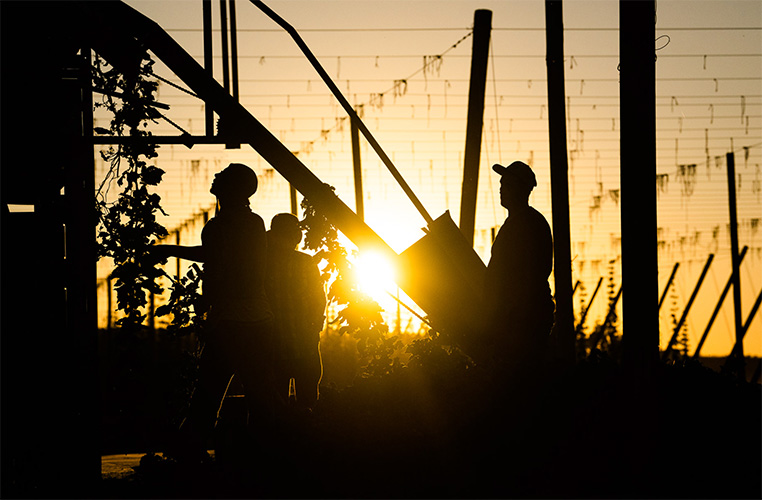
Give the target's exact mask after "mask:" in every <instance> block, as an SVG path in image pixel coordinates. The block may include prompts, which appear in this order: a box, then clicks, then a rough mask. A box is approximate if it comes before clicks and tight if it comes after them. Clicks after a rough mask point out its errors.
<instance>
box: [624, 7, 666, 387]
mask: <svg viewBox="0 0 762 500" xmlns="http://www.w3.org/2000/svg"><path fill="white" fill-rule="evenodd" d="M655 12H656V6H655V1H654V0H620V2H619V51H620V74H619V80H620V82H621V83H620V96H619V99H620V120H621V129H620V155H621V163H620V183H621V186H620V187H621V202H620V207H621V221H622V283H623V284H626V285H627V298H625V299H624V301H623V303H622V316H623V318H622V325H623V326H622V328H623V337H624V338H623V344H624V345H623V347H624V349H623V351H624V353H623V356H624V365H625V367H626V368H627V369H628V370H629V372H630V373H631V374H633V375H634V376H636V377H638V376H648V375H650V374H651V373H652V369H653V367H654V365H655V363H656V361H657V360H658V356H659V310H658V303H659V295H658V294H659V260H658V254H657V250H656V249H657V244H656V243H657V237H656V227H657V222H656V190H655V189H654V186H653V183H654V179H655V178H656V60H655V56H654V40H655V39H656V29H655Z"/></svg>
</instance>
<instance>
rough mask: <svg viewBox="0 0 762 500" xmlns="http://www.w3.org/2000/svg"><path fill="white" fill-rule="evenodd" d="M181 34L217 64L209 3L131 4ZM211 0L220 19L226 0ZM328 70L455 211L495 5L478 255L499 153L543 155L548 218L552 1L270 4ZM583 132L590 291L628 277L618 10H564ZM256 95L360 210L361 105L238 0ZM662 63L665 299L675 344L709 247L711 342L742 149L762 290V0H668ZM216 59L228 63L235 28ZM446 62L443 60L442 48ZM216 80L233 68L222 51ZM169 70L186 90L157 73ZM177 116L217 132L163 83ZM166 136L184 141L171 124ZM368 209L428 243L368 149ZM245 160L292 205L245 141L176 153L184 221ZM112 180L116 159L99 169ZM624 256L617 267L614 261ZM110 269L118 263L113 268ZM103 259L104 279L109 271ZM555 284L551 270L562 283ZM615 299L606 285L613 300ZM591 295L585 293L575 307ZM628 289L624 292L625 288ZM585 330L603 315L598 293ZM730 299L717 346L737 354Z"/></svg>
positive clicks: (396, 236)
mask: <svg viewBox="0 0 762 500" xmlns="http://www.w3.org/2000/svg"><path fill="white" fill-rule="evenodd" d="M127 3H128V4H129V5H131V6H133V7H134V8H136V9H137V10H139V11H141V12H143V13H144V14H145V15H147V16H148V17H150V18H152V19H153V20H155V21H156V22H158V23H159V25H161V26H162V27H163V28H165V29H166V30H167V31H168V32H169V33H170V35H172V36H173V37H174V38H175V39H176V40H177V41H178V42H179V43H180V44H181V45H183V46H184V47H185V48H186V50H187V51H188V52H189V53H190V54H192V55H193V56H195V57H196V58H197V59H198V60H199V61H201V60H202V38H201V36H202V33H201V27H202V23H201V19H202V17H201V2H200V1H196V0H193V1H185V0H173V1H166V0H165V1H147V0H130V1H128V2H127ZM212 3H213V5H214V16H215V21H214V23H215V27H216V28H219V24H218V20H217V18H218V15H219V7H218V2H212ZM266 3H267V5H268V6H270V7H271V8H272V9H273V10H275V11H276V12H277V13H278V14H279V15H281V16H282V17H283V18H285V19H286V20H287V21H288V22H289V23H291V24H292V25H293V26H294V27H295V28H296V29H297V30H299V32H300V34H301V36H302V37H303V38H304V40H305V42H306V43H307V44H308V45H309V47H310V48H311V50H312V51H313V52H314V53H315V55H316V56H317V57H318V59H319V60H320V61H321V63H322V64H323V66H324V67H325V69H326V71H327V72H328V73H329V74H330V75H331V77H332V78H333V79H334V81H335V82H336V83H337V85H338V87H339V88H340V89H341V91H342V92H343V93H344V95H345V96H346V97H347V99H348V100H349V101H350V102H351V103H352V104H353V105H355V106H358V107H359V106H362V113H363V117H364V121H365V123H366V125H367V126H368V128H369V129H370V130H371V132H372V133H373V134H374V136H375V137H376V139H377V140H378V141H379V143H380V144H381V146H382V147H383V148H384V150H385V151H386V152H387V154H388V155H389V156H390V157H391V158H392V160H393V161H394V163H395V165H396V166H397V168H398V169H399V170H400V172H401V173H402V175H403V176H404V177H405V179H406V180H407V182H408V183H409V184H410V185H411V187H412V188H413V190H414V191H415V192H416V194H417V195H418V197H419V198H421V200H422V202H423V204H424V205H425V206H426V208H427V210H428V211H429V213H430V214H432V216H434V217H437V216H438V215H440V214H441V213H443V212H444V211H445V210H450V211H451V213H452V215H453V219H454V220H456V221H457V220H458V214H459V210H460V186H461V181H462V165H463V149H464V139H465V127H466V109H467V108H466V106H467V96H468V78H469V68H470V55H471V37H469V36H468V34H469V33H470V29H471V27H472V24H473V16H474V11H475V10H476V9H480V8H484V9H489V10H492V12H493V18H492V27H493V31H492V42H491V43H492V44H491V51H490V60H489V68H488V81H487V90H486V102H485V112H484V136H483V144H482V153H481V171H480V184H479V193H478V199H477V220H476V233H475V238H474V246H475V249H476V250H477V252H478V253H479V255H480V256H481V257H482V258H483V259H484V260H485V261H486V260H488V258H489V246H490V241H491V240H490V235H491V229H492V228H494V227H497V226H499V225H500V224H501V223H502V221H503V220H504V218H505V216H506V212H505V210H504V209H502V208H501V207H500V206H499V199H498V197H497V189H498V182H497V179H496V178H495V177H496V176H495V174H491V170H490V166H491V165H492V163H495V162H501V163H506V162H511V161H513V160H516V159H520V160H523V161H526V162H528V163H530V164H531V165H532V166H533V167H534V169H535V171H536V173H537V177H538V182H539V186H538V188H537V189H536V190H535V192H534V193H533V195H532V198H531V200H530V201H531V203H532V204H533V205H534V206H535V207H536V208H538V210H540V211H541V212H543V213H544V214H545V215H546V217H547V218H548V220H549V221H550V220H551V207H550V186H549V164H548V133H547V100H546V90H547V89H546V85H547V82H546V70H545V33H544V23H545V21H544V3H543V2H542V1H539V0H532V1H510V2H506V1H499V2H489V1H485V2H472V1H465V0H457V1H456V0H451V1H436V2H433V1H432V2H428V1H375V0H360V1H357V0H354V1H323V0H311V1H292V0H282V1H269V2H266ZM563 8H564V26H565V30H566V31H565V34H564V39H565V54H566V61H565V62H566V64H565V72H566V94H567V134H568V141H567V142H568V152H569V166H570V172H569V177H570V193H569V194H570V202H571V226H572V227H571V228H572V257H573V259H574V268H573V269H574V273H575V275H574V278H573V279H574V280H575V281H576V280H580V282H581V283H582V285H583V287H584V289H585V292H584V293H586V294H587V296H588V298H589V295H590V294H591V293H592V290H593V289H594V288H595V285H596V283H597V281H598V279H599V278H600V277H603V278H604V283H607V282H608V278H609V274H611V278H612V279H613V283H614V285H615V287H618V286H619V283H620V272H619V269H620V267H619V265H620V263H619V260H618V256H619V253H620V251H619V241H620V237H621V234H620V229H619V205H618V189H619V143H618V141H619V109H618V104H619V97H618V96H619V89H618V71H617V64H618V31H617V27H618V24H619V20H618V2H616V1H614V0H593V1H591V0H572V1H566V2H564V7H563ZM236 15H237V20H238V30H239V31H238V47H239V72H240V88H241V92H240V94H241V102H242V103H243V104H244V105H245V106H246V107H247V108H248V109H249V110H250V111H251V112H252V114H254V116H256V117H257V118H258V119H259V120H260V121H261V122H262V123H264V124H265V126H266V127H267V128H268V129H269V130H270V131H271V132H272V133H273V134H275V135H276V137H278V138H279V139H280V140H281V141H282V142H283V143H284V144H286V145H287V146H288V147H289V148H290V149H291V150H292V151H294V152H298V156H299V158H300V159H301V160H302V161H303V162H304V163H305V165H307V166H308V167H309V168H310V169H311V170H313V172H315V173H316V174H317V175H318V177H320V178H321V179H322V180H324V181H325V182H328V183H330V184H332V185H334V186H335V187H336V189H337V193H338V194H339V195H340V196H341V198H342V199H343V200H344V201H345V202H346V203H347V205H349V206H350V207H354V191H353V189H354V188H353V184H352V174H351V172H352V170H351V145H350V134H349V128H348V125H347V122H346V120H344V119H343V117H344V116H345V114H344V112H343V111H342V110H341V108H340V106H339V105H338V103H337V102H336V100H335V99H334V98H333V97H332V96H331V94H330V92H329V91H328V89H327V88H326V87H325V85H323V83H322V82H321V81H320V79H319V77H318V75H317V74H316V73H315V71H314V70H313V69H312V68H311V67H310V65H309V63H308V62H307V61H306V60H305V59H304V58H303V57H302V55H301V53H300V51H299V49H298V48H297V47H296V45H295V44H294V43H293V41H292V40H291V39H290V37H289V36H288V35H287V34H285V33H283V32H282V31H281V30H280V29H279V28H278V27H277V25H275V24H274V23H273V22H272V21H271V20H269V19H268V18H267V17H266V16H265V15H264V14H262V13H261V12H260V11H259V10H258V9H257V8H256V7H255V6H254V5H252V4H251V3H249V2H246V1H238V2H237V3H236ZM656 23H657V24H656V31H657V36H658V37H659V38H658V39H657V40H655V42H654V43H655V49H657V50H656V55H657V57H658V59H657V82H656V86H657V172H658V174H659V175H660V180H659V183H658V184H655V185H654V188H655V189H658V193H659V195H658V223H659V240H660V249H659V283H660V291H659V292H660V293H661V288H662V287H664V285H665V284H666V281H667V278H668V277H669V274H670V271H671V270H672V267H673V266H674V264H675V263H676V262H679V263H680V269H679V271H678V274H677V276H676V279H675V288H674V291H673V292H671V293H670V294H669V295H668V298H667V300H666V301H665V304H664V306H663V307H662V310H661V319H662V322H661V326H662V334H661V335H662V342H661V343H662V347H663V346H664V345H665V344H666V339H667V338H668V336H669V335H670V326H669V325H670V322H671V319H670V315H671V314H676V315H677V316H678V317H679V315H680V314H681V313H682V310H683V308H684V306H685V303H686V302H687V300H688V298H689V296H690V294H691V292H692V291H693V287H694V286H695V284H696V282H697V280H698V276H699V274H700V272H701V270H702V268H703V266H704V263H705V261H706V259H707V257H708V255H709V254H710V253H714V254H715V258H714V262H713V263H712V266H711V268H710V270H709V272H708V274H707V278H706V279H705V281H704V284H703V285H702V288H701V290H700V293H699V294H698V296H697V299H696V303H695V304H694V306H693V309H692V312H691V314H690V315H689V316H688V321H687V328H688V336H689V339H690V345H691V350H692V349H695V346H696V344H697V343H698V339H699V338H700V336H701V334H702V333H703V331H704V328H705V326H706V324H707V321H708V318H709V315H710V314H711V312H712V310H713V309H714V305H715V303H716V300H717V297H718V295H719V291H720V290H721V289H722V287H723V286H724V284H725V282H726V281H727V279H728V276H729V272H730V264H729V263H730V247H729V235H728V229H727V225H728V222H729V215H728V206H727V179H726V176H725V163H724V158H725V154H726V153H727V152H729V151H734V152H735V155H736V169H737V173H738V177H737V191H738V220H739V239H740V245H741V246H742V247H743V246H744V245H748V246H749V252H748V254H747V256H746V258H745V259H744V262H743V265H742V268H741V281H742V309H743V314H744V318H745V317H746V315H747V314H748V313H749V310H750V309H751V306H752V303H753V302H754V300H755V299H756V297H757V295H758V294H759V291H760V288H762V272H760V271H762V235H761V234H760V231H759V220H760V218H761V217H762V200H761V196H762V194H761V192H762V188H761V187H760V181H761V180H762V174H761V173H760V164H761V163H762V95H761V94H762V3H760V2H758V1H754V0H741V1H727V0H715V1H690V2H689V1H687V0H659V1H658V2H657V13H656ZM214 40H215V53H216V55H217V56H219V55H220V40H219V33H218V32H216V33H215V38H214ZM439 55H441V56H442V57H441V58H437V57H432V56H439ZM215 61H216V65H217V69H216V73H215V75H216V77H217V79H218V80H219V81H221V80H222V78H221V76H220V69H219V68H221V59H220V58H219V57H218V58H217V59H216V60H215ZM156 70H157V73H158V74H160V75H161V76H163V77H165V78H168V79H170V80H173V81H175V82H176V83H181V82H179V81H178V80H177V79H176V78H175V77H174V75H172V74H171V73H170V72H169V71H168V70H166V68H163V67H162V65H160V64H158V65H157V66H156ZM158 99H159V100H160V101H162V102H165V103H167V104H170V106H171V110H170V111H169V112H168V116H169V117H170V118H171V119H172V120H173V121H174V122H175V123H177V124H178V125H180V126H181V127H183V128H184V129H185V130H187V131H189V132H191V133H193V134H201V133H203V127H204V124H203V115H204V114H203V103H201V102H200V101H198V100H197V99H194V98H193V97H191V96H188V95H187V94H184V93H182V92H179V91H177V90H174V89H172V88H171V87H169V86H167V85H162V86H161V88H160V92H159V98H158ZM154 132H155V133H157V134H177V133H179V132H178V131H177V130H176V129H174V128H172V127H171V126H170V125H168V124H167V123H160V124H158V125H157V126H156V127H155V129H154ZM362 158H363V177H364V191H365V192H364V197H365V210H366V216H367V217H366V219H367V222H368V223H369V225H370V226H371V227H373V228H374V229H375V230H376V231H377V232H378V233H379V234H380V235H381V236H382V237H384V238H385V239H386V240H387V241H388V242H389V244H390V245H391V246H392V247H393V248H394V249H395V250H396V251H401V250H403V249H404V248H406V247H407V246H409V245H410V244H411V243H413V242H414V241H416V240H417V239H418V238H420V237H421V236H422V235H423V233H422V232H421V231H420V228H421V227H422V226H423V225H424V221H423V219H422V218H421V217H420V215H419V214H418V213H417V212H416V210H415V209H414V208H413V206H412V204H411V203H410V202H409V201H408V200H407V199H406V198H405V196H404V194H403V193H402V191H401V190H400V189H399V187H398V186H397V185H396V183H395V182H394V180H393V179H392V177H391V176H390V175H389V173H388V172H387V171H386V169H385V168H384V167H383V165H382V164H381V163H380V161H379V160H378V159H377V157H376V156H375V154H374V153H373V151H372V150H371V149H370V148H369V147H368V146H367V143H364V146H363V147H362ZM230 161H241V162H243V163H247V164H249V165H251V166H252V167H253V168H254V169H255V170H256V171H257V173H258V174H259V175H260V180H261V181H262V184H261V186H262V187H261V189H260V192H259V193H258V194H257V195H255V197H254V198H253V199H252V206H253V209H254V210H255V211H256V212H258V213H259V214H260V215H262V216H263V218H264V219H265V221H268V222H269V220H270V218H271V217H272V216H273V215H274V214H275V213H278V212H282V211H288V210H289V197H288V186H287V184H286V183H285V181H283V179H282V178H280V176H279V175H278V174H277V173H276V172H274V171H273V170H272V168H271V167H270V166H269V165H267V164H266V163H265V162H264V161H263V160H261V158H259V157H258V155H257V154H256V153H255V152H254V151H253V150H251V149H250V148H249V147H248V146H244V147H242V148H241V149H240V150H225V149H224V148H223V147H222V146H194V148H193V149H187V148H185V147H183V146H163V147H162V148H161V149H160V157H159V159H158V164H159V166H161V167H162V168H164V169H165V170H167V175H166V176H165V182H164V183H163V185H162V186H160V188H159V190H158V192H159V193H160V194H161V196H162V200H163V206H164V207H165V208H166V209H167V212H168V213H169V214H170V216H169V217H167V218H166V220H165V221H163V223H164V224H165V225H166V226H167V228H168V229H170V230H173V229H175V228H179V227H180V226H181V225H182V224H183V223H184V222H186V221H188V220H192V219H193V216H194V214H197V213H199V211H200V210H203V209H205V208H206V209H208V207H209V206H210V205H211V204H212V203H213V199H212V198H211V195H209V194H208V186H209V182H210V180H211V176H213V174H214V173H215V172H216V171H218V170H220V169H221V168H223V167H224V166H225V165H226V164H227V163H228V162H230ZM100 168H101V174H102V169H103V166H102V165H100ZM200 227H201V226H200V225H199V224H198V223H196V224H195V225H193V224H186V225H185V228H184V229H183V231H182V232H181V237H182V238H183V242H185V243H188V244H196V243H198V234H199V231H200ZM610 261H614V262H613V264H611V265H610V264H609V262H610ZM102 267H103V266H102ZM104 272H105V271H103V270H102V272H101V275H102V276H103V275H104ZM551 286H552V279H551ZM604 291H605V290H601V291H600V292H599V294H603V293H604ZM583 296H584V295H583V293H578V294H577V295H575V308H576V309H577V311H579V308H580V304H579V300H580V298H581V297H583ZM623 300H626V295H625V296H624V298H623ZM590 314H591V317H590V319H589V321H588V324H592V323H593V322H594V321H596V320H600V318H601V317H602V316H603V315H604V314H605V300H604V295H599V296H598V297H597V298H596V301H595V303H594V304H593V308H592V309H591V313H590ZM759 316H760V314H758V315H757V318H756V319H755V320H754V322H753V323H752V324H751V327H750V329H749V332H748V334H747V338H746V341H745V343H744V345H745V350H746V352H747V354H755V355H758V356H759V355H760V354H762V319H760V318H759ZM732 324H733V315H732V304H731V300H730V297H728V299H727V300H726V303H725V305H724V307H723V309H722V311H721V313H720V315H719V316H718V318H717V320H716V322H715V325H714V327H713V329H712V333H711V335H710V336H709V339H708V341H707V343H706V344H705V346H704V348H703V350H702V353H703V354H706V355H726V354H727V353H729V352H730V348H731V347H732V340H733V334H732V332H731V326H732Z"/></svg>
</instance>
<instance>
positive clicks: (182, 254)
mask: <svg viewBox="0 0 762 500" xmlns="http://www.w3.org/2000/svg"><path fill="white" fill-rule="evenodd" d="M257 186H258V181H257V176H256V174H255V173H254V171H253V170H252V169H251V168H249V167H247V166H246V165H243V164H240V163H231V164H230V165H228V166H227V167H226V168H225V169H224V170H222V171H221V172H219V173H217V174H216V175H215V177H214V180H213V182H212V185H211V188H210V189H209V191H210V192H211V193H212V194H213V195H215V196H216V197H217V213H216V214H215V216H214V217H213V218H212V219H211V220H209V222H207V223H206V225H205V226H204V228H203V230H202V232H201V245H200V246H192V247H189V246H180V245H157V246H155V247H153V248H154V250H153V252H155V253H156V254H157V255H158V256H163V257H179V258H182V259H188V260H194V261H197V262H203V263H204V276H203V282H202V287H203V295H204V299H205V302H206V303H207V304H208V306H209V310H208V314H207V323H206V325H207V327H206V329H205V332H204V337H203V338H202V340H203V342H204V346H203V350H202V353H201V357H200V359H199V372H198V382H197V386H196V389H195V391H194V393H193V396H192V397H191V403H190V408H189V410H188V416H187V418H186V419H185V420H184V422H183V423H182V424H181V427H180V435H179V439H178V440H177V442H176V443H173V446H172V448H174V449H172V450H170V451H169V454H170V455H175V458H177V459H178V461H180V460H187V461H192V462H195V461H198V460H202V459H203V458H205V457H206V444H207V443H208V442H209V438H210V437H211V433H212V431H213V429H214V426H215V424H216V421H217V417H218V412H219V409H220V407H221V403H222V400H223V398H224V396H225V392H226V390H227V387H228V384H229V382H230V380H231V379H232V377H233V375H234V374H235V375H236V376H237V377H240V381H241V382H242V384H243V387H244V393H245V400H246V405H247V408H248V411H249V429H250V430H251V431H252V435H254V436H255V439H256V435H257V434H261V433H263V432H267V428H266V427H267V426H268V424H269V422H270V421H271V419H272V411H273V403H274V398H273V391H272V375H271V357H272V351H271V349H272V348H271V342H272V318H273V315H272V311H271V309H270V305H269V302H268V300H267V296H266V293H265V268H266V265H267V264H266V263H267V236H266V231H265V225H264V221H263V220H262V218H261V217H260V216H259V215H257V214H255V213H253V212H252V211H251V209H250V208H249V197H251V196H252V195H253V194H254V193H255V192H256V191H257Z"/></svg>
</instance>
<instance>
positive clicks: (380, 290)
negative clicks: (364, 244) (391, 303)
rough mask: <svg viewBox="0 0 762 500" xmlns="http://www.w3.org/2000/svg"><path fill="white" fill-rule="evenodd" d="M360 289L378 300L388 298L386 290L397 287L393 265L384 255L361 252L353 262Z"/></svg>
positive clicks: (391, 290)
mask: <svg viewBox="0 0 762 500" xmlns="http://www.w3.org/2000/svg"><path fill="white" fill-rule="evenodd" d="M354 267H355V272H356V276H357V280H358V285H359V287H360V290H361V291H363V292H365V293H367V294H368V295H370V296H371V297H373V298H374V299H375V300H376V301H378V302H383V301H385V300H388V298H389V296H388V294H387V292H393V291H395V290H396V289H397V285H396V283H395V282H394V278H395V276H394V267H393V266H392V263H391V262H389V261H388V260H387V259H386V258H385V257H384V256H382V255H381V254H379V253H375V252H361V253H359V255H358V256H357V260H356V261H355V263H354Z"/></svg>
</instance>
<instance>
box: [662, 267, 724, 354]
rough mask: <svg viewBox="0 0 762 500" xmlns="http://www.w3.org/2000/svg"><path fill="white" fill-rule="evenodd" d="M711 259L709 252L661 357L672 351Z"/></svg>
mask: <svg viewBox="0 0 762 500" xmlns="http://www.w3.org/2000/svg"><path fill="white" fill-rule="evenodd" d="M712 260H714V254H713V253H710V254H709V258H708V259H706V264H704V269H702V270H701V276H699V279H698V281H697V282H696V286H695V287H694V288H693V292H692V293H691V297H690V298H689V299H688V303H687V304H686V305H685V309H684V310H683V314H682V315H681V316H680V321H678V322H677V326H675V330H674V331H673V332H672V337H670V339H669V342H668V343H667V348H666V349H664V355H663V358H665V359H666V358H667V356H669V353H670V352H672V346H673V345H674V344H675V341H676V340H677V334H679V333H680V329H681V328H682V327H683V323H685V319H686V318H687V317H688V313H689V312H690V310H691V306H692V305H693V301H694V300H696V295H698V291H699V288H701V284H702V283H703V282H704V278H705V277H706V273H707V271H709V266H711V265H712Z"/></svg>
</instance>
